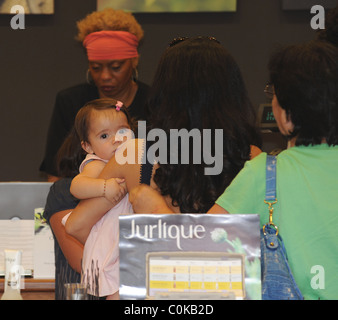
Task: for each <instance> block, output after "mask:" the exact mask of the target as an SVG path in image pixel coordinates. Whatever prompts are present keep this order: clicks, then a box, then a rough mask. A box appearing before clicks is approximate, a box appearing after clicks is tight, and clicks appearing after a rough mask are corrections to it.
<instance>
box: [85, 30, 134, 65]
mask: <svg viewBox="0 0 338 320" xmlns="http://www.w3.org/2000/svg"><path fill="white" fill-rule="evenodd" d="M83 46H84V47H85V48H86V49H87V55H88V60H89V61H93V60H123V59H129V58H134V57H137V56H138V52H137V47H138V40H137V38H136V36H135V35H133V34H132V33H130V32H127V31H98V32H93V33H90V34H89V35H87V36H86V38H85V39H84V41H83Z"/></svg>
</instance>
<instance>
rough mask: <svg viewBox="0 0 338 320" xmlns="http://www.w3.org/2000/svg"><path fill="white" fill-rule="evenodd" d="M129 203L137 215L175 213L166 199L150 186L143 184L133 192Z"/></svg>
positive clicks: (130, 194)
mask: <svg viewBox="0 0 338 320" xmlns="http://www.w3.org/2000/svg"><path fill="white" fill-rule="evenodd" d="M129 201H130V202H131V204H132V205H133V209H134V212H135V213H163V214H166V213H173V211H172V210H171V209H170V208H169V207H168V206H167V203H166V201H165V199H164V197H163V196H162V195H161V194H160V193H159V192H158V191H156V190H155V189H153V188H151V187H150V186H148V185H145V184H141V185H139V186H137V187H135V188H133V189H132V190H131V192H130V193H129Z"/></svg>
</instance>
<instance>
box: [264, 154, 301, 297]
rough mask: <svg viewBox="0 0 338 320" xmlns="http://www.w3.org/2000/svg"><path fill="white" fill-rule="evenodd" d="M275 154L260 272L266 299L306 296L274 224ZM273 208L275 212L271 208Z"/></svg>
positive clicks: (268, 184)
mask: <svg viewBox="0 0 338 320" xmlns="http://www.w3.org/2000/svg"><path fill="white" fill-rule="evenodd" d="M276 163H277V157H276V156H270V155H268V156H267V159H266V192H265V202H266V203H267V204H269V212H270V218H269V223H267V224H265V225H264V226H263V228H262V229H261V234H260V237H261V243H260V244H261V272H262V299H263V300H298V299H303V296H302V293H301V292H300V290H299V288H298V287H297V284H296V282H295V280H294V278H293V275H292V272H291V269H290V267H289V264H288V258H287V254H286V250H285V247H284V242H283V239H282V237H281V236H280V235H279V234H278V229H277V227H276V226H275V225H274V224H273V223H272V212H273V209H272V204H274V203H276V201H277V199H276ZM271 210H272V211H271Z"/></svg>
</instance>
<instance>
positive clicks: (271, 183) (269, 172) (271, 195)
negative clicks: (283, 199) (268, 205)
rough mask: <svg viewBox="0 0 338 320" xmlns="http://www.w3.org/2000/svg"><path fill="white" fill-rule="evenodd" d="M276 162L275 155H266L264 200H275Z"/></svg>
mask: <svg viewBox="0 0 338 320" xmlns="http://www.w3.org/2000/svg"><path fill="white" fill-rule="evenodd" d="M276 163H277V157H276V156H271V155H267V156H266V191H265V201H268V202H269V201H275V200H276Z"/></svg>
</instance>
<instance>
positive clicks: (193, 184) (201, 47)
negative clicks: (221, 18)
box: [148, 37, 261, 213]
mask: <svg viewBox="0 0 338 320" xmlns="http://www.w3.org/2000/svg"><path fill="white" fill-rule="evenodd" d="M182 40H184V41H179V42H178V43H176V44H175V45H172V46H170V47H168V48H167V49H166V51H165V52H164V54H163V55H162V57H161V59H160V62H159V65H158V68H157V71H156V74H155V77H154V81H153V85H152V89H151V93H150V97H149V104H148V108H149V111H148V112H149V119H150V128H149V129H152V128H161V129H162V130H164V131H165V132H166V134H167V137H170V129H182V128H185V129H187V130H188V131H190V130H192V129H195V128H196V129H199V130H200V131H201V132H202V130H203V129H211V132H212V139H211V141H212V144H211V154H212V155H214V154H215V148H220V146H219V145H215V143H214V141H215V139H214V137H215V129H223V159H222V160H223V170H222V172H221V173H220V174H218V175H205V168H207V167H210V165H207V164H206V163H205V161H203V159H204V155H203V143H207V142H203V139H202V148H201V153H202V154H201V159H202V163H201V164H193V163H192V158H190V159H189V160H191V161H189V164H180V162H179V164H164V163H161V162H160V163H159V168H158V169H157V170H156V173H155V175H154V181H155V183H156V184H157V186H158V187H159V189H160V190H161V193H162V195H169V196H170V197H171V199H172V203H173V205H176V206H179V208H180V211H181V212H182V213H203V212H207V211H208V210H209V209H210V207H211V206H212V205H213V204H214V203H215V200H216V199H217V198H218V197H219V196H220V195H221V194H222V192H223V191H224V190H225V188H226V187H227V186H228V185H229V184H230V182H231V181H232V180H233V178H234V177H235V176H236V175H237V173H238V172H239V171H240V170H241V169H242V168H243V165H244V163H245V162H246V161H247V160H249V159H250V146H251V145H256V146H258V147H260V146H261V138H260V134H259V133H258V130H257V129H256V126H255V123H256V115H255V111H254V108H253V106H252V104H251V102H250V100H249V97H248V94H247V91H246V87H245V84H244V81H243V78H242V75H241V72H240V70H239V67H238V65H237V63H236V62H235V60H234V59H233V57H232V56H231V55H230V54H229V53H228V51H227V50H226V49H225V48H224V47H223V46H222V45H221V44H220V43H219V42H218V41H216V40H215V39H214V38H209V37H198V38H190V39H182ZM183 147H184V148H185V147H186V146H183ZM189 148H190V150H189V151H190V152H189V155H192V154H193V152H192V148H193V145H192V143H190V144H189ZM178 150H181V144H180V143H179V146H178ZM169 155H170V138H168V157H169ZM168 163H169V159H168Z"/></svg>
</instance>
